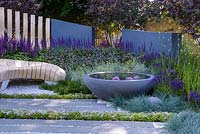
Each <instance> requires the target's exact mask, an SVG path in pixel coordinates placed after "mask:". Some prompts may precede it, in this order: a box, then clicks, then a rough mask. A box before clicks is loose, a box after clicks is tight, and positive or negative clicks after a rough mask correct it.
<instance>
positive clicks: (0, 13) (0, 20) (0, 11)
mask: <svg viewBox="0 0 200 134" xmlns="http://www.w3.org/2000/svg"><path fill="white" fill-rule="evenodd" d="M4 17H5V12H4V8H3V7H0V37H3V36H4V31H5V18H4Z"/></svg>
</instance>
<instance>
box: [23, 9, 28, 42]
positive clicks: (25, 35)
mask: <svg viewBox="0 0 200 134" xmlns="http://www.w3.org/2000/svg"><path fill="white" fill-rule="evenodd" d="M23 39H24V40H26V41H27V40H28V14H27V13H23Z"/></svg>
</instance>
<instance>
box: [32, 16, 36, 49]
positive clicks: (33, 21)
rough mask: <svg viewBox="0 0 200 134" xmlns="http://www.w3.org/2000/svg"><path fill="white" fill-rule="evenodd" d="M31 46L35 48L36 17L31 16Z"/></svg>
mask: <svg viewBox="0 0 200 134" xmlns="http://www.w3.org/2000/svg"><path fill="white" fill-rule="evenodd" d="M31 44H32V48H34V47H35V15H31Z"/></svg>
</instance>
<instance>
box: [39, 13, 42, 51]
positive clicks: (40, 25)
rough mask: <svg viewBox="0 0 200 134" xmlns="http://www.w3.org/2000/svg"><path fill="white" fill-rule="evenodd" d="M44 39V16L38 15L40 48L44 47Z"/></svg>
mask: <svg viewBox="0 0 200 134" xmlns="http://www.w3.org/2000/svg"><path fill="white" fill-rule="evenodd" d="M42 39H43V17H42V16H39V17H38V45H39V48H40V49H41V48H42V44H41V41H42Z"/></svg>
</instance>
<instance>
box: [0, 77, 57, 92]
mask: <svg viewBox="0 0 200 134" xmlns="http://www.w3.org/2000/svg"><path fill="white" fill-rule="evenodd" d="M40 83H41V81H31V80H15V81H11V82H10V83H9V85H8V87H7V89H5V90H3V91H0V93H1V94H9V95H13V94H34V95H38V94H49V95H52V94H56V93H54V92H53V91H49V90H43V89H40V88H39V85H40Z"/></svg>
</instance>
